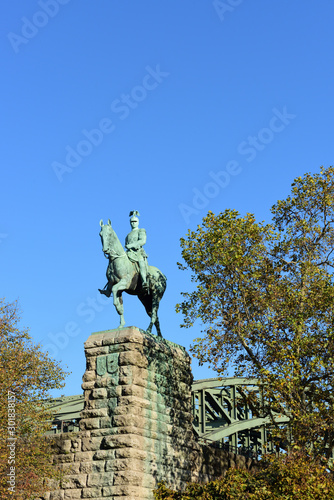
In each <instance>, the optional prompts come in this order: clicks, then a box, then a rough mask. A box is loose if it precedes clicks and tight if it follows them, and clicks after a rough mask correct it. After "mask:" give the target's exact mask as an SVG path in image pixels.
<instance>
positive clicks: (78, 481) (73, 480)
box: [62, 474, 87, 489]
mask: <svg viewBox="0 0 334 500" xmlns="http://www.w3.org/2000/svg"><path fill="white" fill-rule="evenodd" d="M86 483H87V475H86V474H75V475H73V476H65V477H64V478H63V479H62V486H63V488H65V489H70V488H83V487H85V486H86Z"/></svg>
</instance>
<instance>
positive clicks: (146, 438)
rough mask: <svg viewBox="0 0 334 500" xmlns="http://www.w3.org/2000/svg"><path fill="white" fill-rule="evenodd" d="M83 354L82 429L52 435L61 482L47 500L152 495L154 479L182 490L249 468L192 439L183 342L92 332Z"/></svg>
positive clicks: (134, 332)
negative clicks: (188, 484)
mask: <svg viewBox="0 0 334 500" xmlns="http://www.w3.org/2000/svg"><path fill="white" fill-rule="evenodd" d="M85 353H86V362H87V363H86V371H85V374H84V376H83V384H82V388H83V390H84V395H85V408H84V410H83V411H82V413H81V417H82V419H81V421H80V431H79V432H76V433H67V434H60V435H56V436H54V437H52V440H53V444H54V449H55V455H54V463H55V464H56V466H57V467H58V468H59V469H60V470H61V471H62V473H63V479H62V481H61V484H60V489H58V490H56V485H50V489H53V491H51V492H50V493H48V494H47V496H46V497H45V499H46V500H72V499H78V498H80V499H94V500H107V499H108V500H122V499H124V500H125V499H126V500H133V499H140V500H152V499H153V489H154V488H155V487H156V486H157V484H158V482H160V481H165V482H166V484H167V485H168V486H169V487H171V488H175V489H183V488H184V487H185V485H186V482H188V481H196V482H197V481H201V482H202V481H203V482H206V481H209V480H212V479H217V478H218V477H219V476H221V475H222V474H224V472H225V471H226V470H227V469H228V468H229V467H231V466H232V467H233V466H239V467H243V468H246V467H247V468H248V467H250V466H251V461H246V459H245V457H242V456H236V455H234V454H233V453H228V452H225V451H223V450H220V449H214V448H210V447H207V446H205V447H201V446H199V444H198V443H197V442H196V441H195V439H194V435H193V430H192V414H191V383H192V374H191V369H190V357H189V355H188V354H187V352H186V351H185V349H184V348H183V347H181V346H178V345H176V344H173V343H172V342H169V341H167V340H164V339H159V338H157V337H156V336H154V335H150V334H147V333H145V332H143V331H141V330H139V329H138V328H135V327H130V328H123V329H121V330H109V331H104V332H98V333H95V334H93V335H91V336H90V337H89V338H88V340H87V342H86V343H85ZM248 462H249V463H248Z"/></svg>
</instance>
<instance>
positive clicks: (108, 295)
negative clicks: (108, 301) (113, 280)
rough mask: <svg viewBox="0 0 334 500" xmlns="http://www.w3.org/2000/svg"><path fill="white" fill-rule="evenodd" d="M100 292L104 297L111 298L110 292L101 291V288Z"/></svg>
mask: <svg viewBox="0 0 334 500" xmlns="http://www.w3.org/2000/svg"><path fill="white" fill-rule="evenodd" d="M98 291H99V292H100V293H102V295H105V296H106V297H110V295H111V294H110V292H108V290H101V289H100V288H98Z"/></svg>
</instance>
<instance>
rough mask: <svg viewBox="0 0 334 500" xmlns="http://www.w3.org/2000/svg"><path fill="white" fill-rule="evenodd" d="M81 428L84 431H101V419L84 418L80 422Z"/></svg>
mask: <svg viewBox="0 0 334 500" xmlns="http://www.w3.org/2000/svg"><path fill="white" fill-rule="evenodd" d="M79 427H80V429H82V430H86V429H89V430H91V429H99V428H100V419H99V418H83V419H82V420H80V423H79Z"/></svg>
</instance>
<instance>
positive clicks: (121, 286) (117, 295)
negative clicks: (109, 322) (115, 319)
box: [112, 280, 127, 328]
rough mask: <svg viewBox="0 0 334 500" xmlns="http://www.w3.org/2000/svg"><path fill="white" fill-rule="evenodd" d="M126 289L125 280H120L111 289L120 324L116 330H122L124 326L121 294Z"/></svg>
mask: <svg viewBox="0 0 334 500" xmlns="http://www.w3.org/2000/svg"><path fill="white" fill-rule="evenodd" d="M126 288H127V282H126V281H125V280H120V281H119V282H118V283H116V284H115V285H114V286H113V287H112V295H113V302H114V306H115V308H116V311H117V312H118V314H119V315H120V324H119V326H118V328H123V326H124V325H125V319H124V306H123V297H122V292H123V291H124V290H125V289H126Z"/></svg>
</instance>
